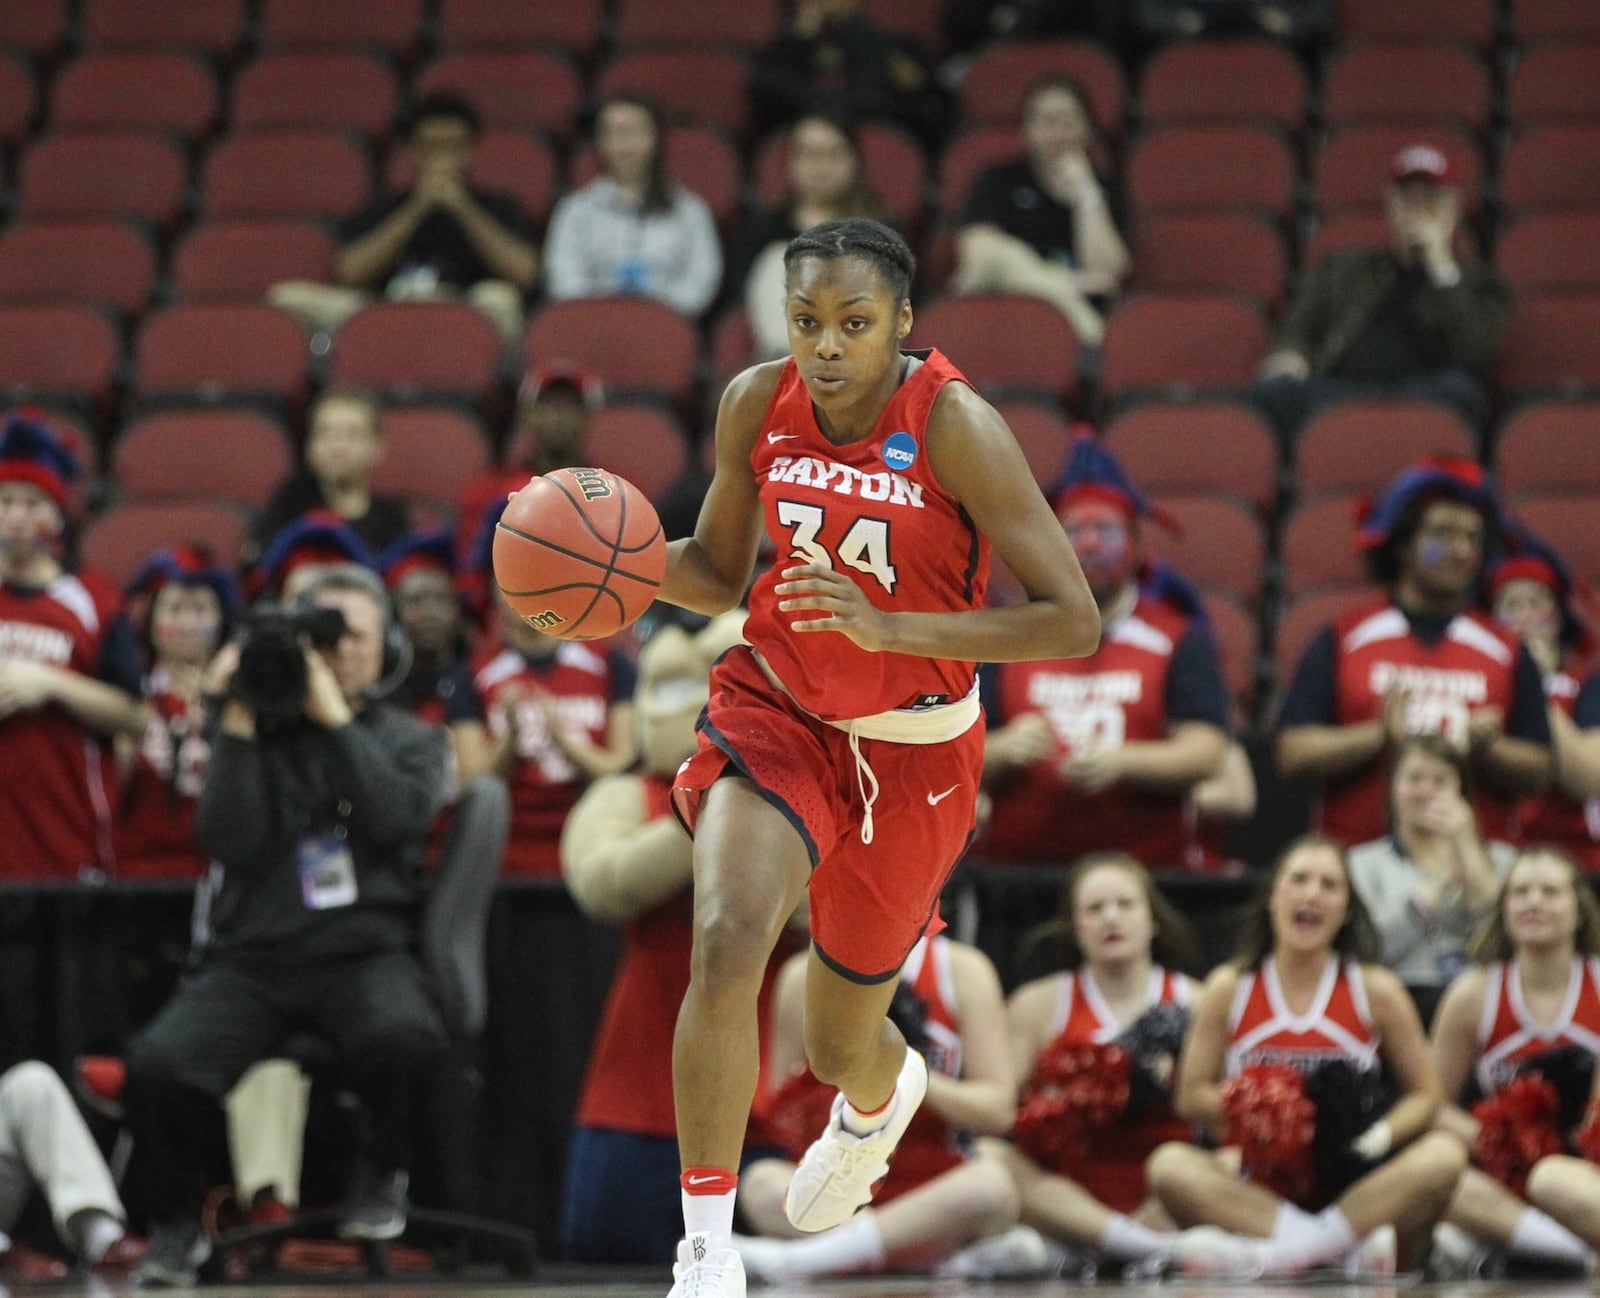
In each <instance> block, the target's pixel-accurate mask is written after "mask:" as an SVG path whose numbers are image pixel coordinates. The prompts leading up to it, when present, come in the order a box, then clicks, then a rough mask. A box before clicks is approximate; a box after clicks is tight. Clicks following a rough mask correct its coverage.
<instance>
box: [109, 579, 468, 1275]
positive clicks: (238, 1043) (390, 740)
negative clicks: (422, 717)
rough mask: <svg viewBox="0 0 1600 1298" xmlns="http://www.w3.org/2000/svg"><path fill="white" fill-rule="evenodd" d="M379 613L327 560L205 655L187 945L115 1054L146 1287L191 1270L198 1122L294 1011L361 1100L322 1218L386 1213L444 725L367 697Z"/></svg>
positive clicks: (395, 1196)
mask: <svg viewBox="0 0 1600 1298" xmlns="http://www.w3.org/2000/svg"><path fill="white" fill-rule="evenodd" d="M330 611H331V612H330ZM390 616H391V613H390V609H389V603H388V597H387V594H386V592H385V591H384V588H383V585H382V582H381V581H380V580H379V579H378V578H377V576H376V575H375V574H373V573H370V572H368V571H366V570H365V569H362V568H361V567H359V566H358V565H354V564H351V565H341V566H339V567H337V568H334V569H331V570H330V571H328V572H326V573H324V574H322V575H321V576H319V577H318V578H317V579H316V580H315V581H314V582H313V583H312V585H311V587H310V588H309V589H308V590H307V591H306V592H304V594H303V596H302V599H301V601H299V602H297V603H295V604H292V605H288V606H258V608H257V609H256V610H255V611H254V612H253V613H252V614H251V615H250V616H249V617H248V618H247V619H246V621H245V626H244V633H243V636H242V639H241V643H240V646H239V647H237V648H235V647H234V646H230V647H228V648H226V649H224V650H223V651H222V653H221V654H219V656H218V660H217V662H216V663H215V664H214V666H213V669H212V672H211V682H210V683H211V684H212V686H213V687H214V688H215V689H216V690H218V691H219V692H221V693H222V698H221V699H220V700H219V702H218V707H217V719H216V722H215V731H216V733H215V736H214V739H213V746H212V759H211V766H210V770H209V771H208V773H207V777H206V783H205V787H204V789H203V791H202V793H201V796H200V806H199V811H198V814H197V817H196V823H195V832H196V837H197V839H198V841H199V843H200V845H201V848H202V849H203V850H204V851H205V852H206V854H207V855H208V856H209V857H210V858H211V860H212V866H211V876H210V879H209V881H208V885H207V889H206V890H203V895H202V899H201V902H200V905H199V907H198V909H197V916H198V921H197V934H203V951H202V952H201V954H200V956H199V958H198V961H197V964H196V967H195V970H194V973H193V974H192V976H191V977H190V978H189V979H188V981H186V982H185V983H184V984H183V985H182V986H181V987H180V988H179V989H178V991H177V993H176V994H175V995H174V997H173V998H172V1000H171V1001H170V1002H169V1003H168V1004H167V1005H166V1007H165V1008H164V1009H163V1010H162V1011H161V1013H160V1014H159V1015H157V1017H156V1018H155V1020H154V1021H153V1022H152V1023H151V1024H150V1025H149V1026H148V1027H146V1028H145V1029H144V1031H143V1032H142V1033H140V1034H139V1035H138V1036H137V1037H136V1038H135V1039H134V1041H133V1042H132V1044H131V1046H130V1047H129V1053H128V1088H127V1105H128V1116H129V1124H130V1127H131V1128H132V1130H133V1134H134V1139H135V1147H136V1148H137V1150H138V1155H137V1157H136V1161H137V1162H138V1164H139V1165H140V1168H141V1175H142V1189H143V1191H144V1197H145V1202H146V1205H147V1210H148V1213H149V1217H150V1224H151V1237H152V1238H151V1249H150V1253H149V1254H148V1256H147V1257H146V1259H145V1263H144V1265H143V1266H142V1268H141V1271H140V1281H141V1283H142V1284H144V1285H146V1286H151V1285H172V1286H178V1285H187V1284H191V1283H193V1280H194V1277H195V1270H196V1267H197V1266H198V1265H199V1264H200V1263H201V1262H203V1261H204V1260H205V1255H206V1253H207V1245H206V1243H205V1241H204V1240H203V1239H202V1238H201V1236H200V1229H199V1208H200V1186H201V1182H200V1179H199V1171H200V1168H201V1166H202V1160H203V1157H204V1154H203V1149H202V1147H201V1140H202V1137H203V1133H204V1127H203V1126H202V1123H203V1121H204V1120H206V1119H207V1118H209V1115H210V1114H211V1112H212V1111H213V1108H214V1105H215V1104H216V1102H218V1101H220V1100H221V1098H222V1097H223V1096H224V1095H226V1094H227V1092H228V1091H229V1089H230V1088H231V1087H232V1086H233V1085H234V1083H235V1082H237V1081H238V1079H239V1077H240V1076H241V1075H242V1074H243V1073H244V1071H245V1070H246V1068H247V1067H248V1066H249V1065H250V1064H252V1063H254V1062H255V1061H256V1060H258V1059H261V1058H264V1057H266V1056H268V1055H270V1054H272V1053H273V1052H274V1051H275V1050H276V1049H278V1048H280V1047H281V1046H282V1044H283V1041H284V1039H285V1038H286V1037H287V1036H288V1035H289V1034H290V1033H292V1032H295V1031H300V1030H306V1031H310V1032H312V1033H314V1034H315V1035H316V1036H317V1037H320V1038H322V1039H324V1040H326V1042H327V1043H328V1044H329V1045H330V1046H331V1047H332V1049H333V1052H334V1054H335V1056H336V1058H337V1060H338V1061H339V1063H340V1065H341V1066H342V1067H343V1068H344V1069H345V1073H346V1076H347V1077H348V1080H349V1082H350V1083H351V1085H352V1086H353V1088H354V1089H356V1090H357V1091H358V1092H359V1093H360V1094H361V1095H362V1097H363V1099H364V1100H365V1101H366V1103H367V1107H368V1112H369V1113H370V1115H371V1118H372V1122H371V1126H370V1140H369V1142H368V1148H367V1149H366V1151H365V1153H364V1156H363V1157H362V1158H361V1159H359V1160H358V1164H357V1167H356V1168H355V1169H354V1172H355V1174H354V1175H353V1176H352V1178H351V1182H350V1188H349V1190H348V1192H347V1197H346V1199H345V1201H344V1202H343V1204H342V1205H341V1208H340V1214H339V1231H340V1234H341V1235H344V1236H346V1237H348V1238H364V1239H389V1238H393V1237H394V1236H396V1235H398V1234H400V1233H401V1232H402V1231H403V1230H404V1228H405V1212H406V1200H405V1191H406V1176H405V1173H404V1172H403V1171H401V1170H400V1167H401V1159H400V1157H399V1154H400V1151H399V1149H398V1143H399V1142H398V1136H399V1134H400V1130H401V1128H402V1127H403V1116H404V1115H403V1109H404V1107H405V1105H404V1100H405V1094H406V1092H407V1091H408V1089H409V1083H410V1082H411V1080H412V1079H414V1078H416V1077H417V1076H419V1075H420V1074H421V1073H422V1072H423V1070H425V1069H426V1068H427V1067H428V1066H429V1065H430V1064H431V1063H432V1062H433V1061H434V1060H435V1059H437V1058H438V1057H439V1056H440V1055H441V1054H442V1053H443V1052H444V1051H445V1050H446V1049H447V1045H448V1042H447V1037H446V1032H445V1028H444V1026H443V1024H442V1022H441V1020H440V1017H439V1013H438V1010H437V1009H436V1007H435V1004H434V1002H433V1000H432V999H431V997H430V993H429V990H428V988H427V986H426V982H425V975H424V973H423V970H422V968H421V966H420V965H419V964H418V962H417V960H416V958H415V956H414V955H413V954H412V947H413V939H414V934H415V925H416V904H417V902H418V900H419V894H420V877H419V867H420V865H421V861H422V848H423V840H424V838H425V836H426V834H427V831H428V828H429V826H430V824H431V823H432V821H433V817H434V815H435V813H436V812H437V811H438V809H439V805H440V802H441V800H442V798H443V794H444V783H445V751H446V746H447V739H446V735H445V732H444V731H443V730H442V729H441V728H439V727H436V726H429V725H427V724H425V723H423V722H420V721H418V720H416V719H415V718H413V717H411V716H408V715H406V714H404V713H402V712H400V711H399V710H398V709H395V708H391V707H388V706H386V705H384V704H381V703H377V702H374V701H373V699H372V694H373V691H374V688H375V687H376V686H377V685H378V684H379V682H380V679H381V678H382V676H383V672H384V645H385V642H386V632H387V625H388V621H389V618H390ZM330 623H331V626H330V625H329V624H330ZM207 1101H209V1102H210V1103H209V1104H208V1103H207Z"/></svg>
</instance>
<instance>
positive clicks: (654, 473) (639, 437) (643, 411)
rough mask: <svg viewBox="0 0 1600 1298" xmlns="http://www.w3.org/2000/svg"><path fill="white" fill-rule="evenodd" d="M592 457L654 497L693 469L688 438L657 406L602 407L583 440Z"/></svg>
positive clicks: (659, 497) (663, 494)
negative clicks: (690, 465) (690, 468)
mask: <svg viewBox="0 0 1600 1298" xmlns="http://www.w3.org/2000/svg"><path fill="white" fill-rule="evenodd" d="M584 454H585V456H586V457H587V462H588V463H592V464H595V465H597V466H599V467H600V468H602V469H610V470H611V472H613V473H617V474H621V475H622V476H623V477H624V478H626V479H627V480H628V481H629V482H631V483H632V484H633V485H634V486H636V487H638V488H639V490H640V491H642V492H644V494H645V495H646V496H647V497H649V499H650V500H652V501H661V500H663V499H665V497H666V494H667V492H668V491H669V490H670V489H671V488H672V487H673V485H674V484H676V483H677V481H678V480H679V479H680V478H682V477H683V475H684V474H685V473H687V472H688V470H689V442H688V439H687V438H686V437H684V435H683V430H682V429H681V428H679V427H678V424H677V422H676V421H675V420H674V419H672V417H671V416H669V415H667V414H665V413H664V412H663V411H661V410H659V409H656V408H655V407H652V406H635V405H620V406H619V405H612V406H607V407H606V408H605V409H604V410H601V411H600V412H599V413H598V414H596V415H595V417H594V422H593V423H592V424H590V426H589V435H588V437H587V438H586V439H585V441H584Z"/></svg>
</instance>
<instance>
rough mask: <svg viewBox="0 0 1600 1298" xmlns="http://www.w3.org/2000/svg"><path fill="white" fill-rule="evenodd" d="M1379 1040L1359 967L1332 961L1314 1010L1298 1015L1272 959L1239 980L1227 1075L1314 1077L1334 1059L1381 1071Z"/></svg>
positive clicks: (1232, 1013)
mask: <svg viewBox="0 0 1600 1298" xmlns="http://www.w3.org/2000/svg"><path fill="white" fill-rule="evenodd" d="M1379 1040H1380V1038H1379V1036H1378V1032H1377V1029H1376V1028H1375V1027H1373V1024H1372V1008H1371V1006H1370V1005H1369V1004H1368V1002H1367V987H1366V982H1365V980H1364V979H1363V978H1362V976H1361V967H1360V966H1359V965H1357V964H1355V963H1354V962H1346V963H1341V962H1340V961H1339V958H1338V957H1337V956H1333V955H1330V956H1329V957H1328V965H1327V968H1326V969H1324V970H1323V974H1322V981H1321V982H1320V983H1319V984H1318V986H1317V992H1316V995H1315V996H1314V997H1313V998H1312V1001H1311V1006H1310V1008H1309V1009H1307V1010H1306V1012H1305V1013H1304V1014H1293V1013H1291V1012H1290V1010H1289V1007H1288V1005H1287V1004H1285V1002H1284V999H1283V985H1282V983H1280V982H1279V981H1278V965H1277V962H1276V961H1275V960H1274V959H1273V958H1272V957H1271V956H1268V957H1267V958H1266V959H1265V960H1263V961H1262V962H1261V963H1260V964H1259V965H1257V966H1256V968H1254V969H1252V970H1250V971H1249V972H1248V973H1246V974H1243V975H1242V976H1241V977H1240V979H1239V986H1238V988H1237V989H1236V990H1235V992H1234V996H1233V1006H1232V1009H1231V1010H1230V1011H1229V1014H1228V1045H1227V1051H1226V1054H1225V1056H1224V1058H1225V1060H1226V1072H1227V1075H1228V1076H1229V1077H1233V1076H1235V1075H1236V1074H1238V1073H1239V1072H1241V1071H1243V1070H1244V1069H1246V1068H1250V1067H1253V1066H1254V1065H1256V1064H1288V1065H1290V1066H1291V1067H1293V1068H1298V1069H1300V1070H1301V1071H1302V1072H1310V1071H1312V1070H1313V1069H1314V1068H1316V1066H1317V1065H1318V1064H1322V1063H1326V1062H1327V1061H1329V1060H1332V1059H1346V1060H1348V1061H1349V1062H1350V1063H1352V1064H1354V1065H1355V1066H1356V1067H1357V1068H1360V1069H1368V1068H1376V1067H1377V1066H1378V1045H1379Z"/></svg>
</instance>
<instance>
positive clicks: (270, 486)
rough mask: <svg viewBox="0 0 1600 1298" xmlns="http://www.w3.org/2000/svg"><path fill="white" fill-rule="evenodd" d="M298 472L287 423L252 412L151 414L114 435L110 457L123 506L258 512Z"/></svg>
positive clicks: (165, 412)
mask: <svg viewBox="0 0 1600 1298" xmlns="http://www.w3.org/2000/svg"><path fill="white" fill-rule="evenodd" d="M293 468H294V454H293V452H292V451H291V450H290V448H289V439H288V437H287V436H286V435H285V433H284V430H283V427H282V425H280V424H278V423H277V422H275V421H274V420H271V419H268V418H267V417H266V416H265V415H262V414H258V413H256V412H254V411H248V410H169V411H163V412H161V413H158V414H152V415H146V416H145V417H144V418H142V419H139V420H137V421H135V422H134V423H133V424H130V425H129V426H128V427H127V428H125V429H124V430H123V431H122V432H121V433H119V434H118V435H117V440H116V442H115V444H114V445H113V447H112V451H111V476H112V477H113V478H114V479H115V481H116V484H117V490H118V491H119V492H120V494H121V498H122V499H123V500H139V501H155V500H196V501H201V500H204V501H220V502H222V503H223V504H227V505H233V506H236V507H238V508H240V509H261V508H263V507H264V506H265V505H266V503H267V500H268V498H269V497H270V496H271V495H272V493H273V491H274V490H276V488H277V486H278V484H279V483H281V482H282V481H283V480H284V479H285V478H286V477H288V476H289V473H290V471H291V470H292V469H293ZM232 555H233V551H231V550H230V551H227V552H225V555H224V557H227V558H231V557H232Z"/></svg>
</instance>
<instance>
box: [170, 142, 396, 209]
mask: <svg viewBox="0 0 1600 1298" xmlns="http://www.w3.org/2000/svg"><path fill="white" fill-rule="evenodd" d="M371 185H372V175H371V168H370V167H369V166H368V164H367V158H366V155H365V154H364V153H363V152H362V151H361V149H359V148H358V147H357V146H356V145H355V144H354V143H353V142H352V141H351V140H350V138H349V137H348V136H344V135H331V134H328V135H325V134H321V133H317V132H312V131H253V132H250V133H249V134H246V135H233V136H229V137H228V138H227V139H225V140H223V141H222V142H221V143H219V144H218V145H217V147H216V148H214V149H213V150H212V151H211V156H210V157H208V158H207V159H206V162H205V169H204V171H203V172H202V177H201V186H200V188H201V206H202V207H203V208H204V210H205V214H206V216H207V217H210V218H216V217H221V216H235V217H274V218H286V217H287V218H294V217H302V218H305V217H316V218H322V219H325V220H344V219H348V218H349V217H352V216H354V215H355V214H356V213H357V212H359V211H360V210H361V209H362V208H363V207H364V206H365V205H366V203H367V199H368V194H369V191H370V189H371Z"/></svg>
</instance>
